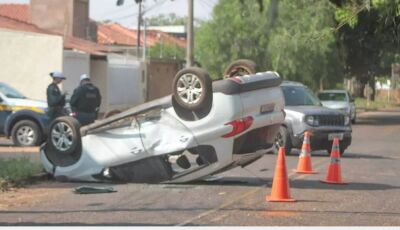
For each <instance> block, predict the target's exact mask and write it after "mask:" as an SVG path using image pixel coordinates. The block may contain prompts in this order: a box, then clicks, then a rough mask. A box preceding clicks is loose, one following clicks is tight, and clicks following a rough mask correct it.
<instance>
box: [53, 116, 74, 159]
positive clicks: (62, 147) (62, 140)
mask: <svg viewBox="0 0 400 230" xmlns="http://www.w3.org/2000/svg"><path fill="white" fill-rule="evenodd" d="M47 144H48V145H49V147H51V149H52V150H53V151H54V152H56V153H60V154H64V155H67V154H72V153H74V152H75V150H76V149H77V148H78V146H80V145H81V135H80V124H79V122H78V120H76V119H75V118H73V117H66V116H65V117H59V118H57V119H55V120H54V121H53V122H52V123H51V124H50V129H49V133H48V140H47Z"/></svg>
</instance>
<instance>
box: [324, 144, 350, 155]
mask: <svg viewBox="0 0 400 230" xmlns="http://www.w3.org/2000/svg"><path fill="white" fill-rule="evenodd" d="M326 151H327V152H328V156H330V155H331V151H332V149H331V148H327V149H326ZM344 151H346V149H345V147H343V146H342V145H340V144H339V154H340V156H343V154H344Z"/></svg>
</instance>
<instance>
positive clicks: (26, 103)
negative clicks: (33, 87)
mask: <svg viewBox="0 0 400 230" xmlns="http://www.w3.org/2000/svg"><path fill="white" fill-rule="evenodd" d="M7 102H8V105H9V106H10V107H11V108H12V110H22V109H27V110H32V111H36V110H40V112H41V111H44V110H45V109H46V108H47V102H45V101H39V100H32V99H15V98H8V99H7Z"/></svg>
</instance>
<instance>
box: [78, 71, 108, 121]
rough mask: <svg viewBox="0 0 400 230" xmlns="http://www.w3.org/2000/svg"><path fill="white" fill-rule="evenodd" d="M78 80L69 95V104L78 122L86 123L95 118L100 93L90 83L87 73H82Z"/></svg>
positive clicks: (99, 101)
mask: <svg viewBox="0 0 400 230" xmlns="http://www.w3.org/2000/svg"><path fill="white" fill-rule="evenodd" d="M80 80H81V82H80V86H79V87H78V88H76V89H75V90H74V93H73V94H72V96H71V100H70V105H71V109H72V112H74V113H76V119H77V120H78V121H79V123H81V125H88V124H90V123H93V122H94V121H95V120H96V118H97V115H98V111H99V108H100V104H101V95H100V91H99V89H98V88H97V87H96V86H94V85H93V84H92V83H91V81H90V77H89V75H87V74H83V75H82V76H81V79H80Z"/></svg>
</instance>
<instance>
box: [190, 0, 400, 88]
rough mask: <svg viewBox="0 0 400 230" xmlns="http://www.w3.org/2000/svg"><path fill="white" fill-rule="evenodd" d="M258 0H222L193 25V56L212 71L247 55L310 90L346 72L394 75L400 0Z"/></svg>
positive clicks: (219, 73) (330, 84) (332, 82)
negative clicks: (206, 18) (208, 15)
mask: <svg viewBox="0 0 400 230" xmlns="http://www.w3.org/2000/svg"><path fill="white" fill-rule="evenodd" d="M261 3H262V4H261V5H260V1H259V0H248V1H242V0H239V1H230V0H220V1H219V3H218V4H217V5H216V6H215V8H214V11H213V17H212V20H210V21H207V22H204V23H203V24H202V25H201V26H200V27H199V28H198V29H197V30H196V36H195V38H196V42H195V44H196V46H195V48H196V58H197V60H199V61H200V62H201V64H202V65H203V66H204V67H205V68H206V69H207V70H208V71H209V72H210V73H211V75H212V76H214V78H219V77H221V76H222V72H223V70H224V68H225V67H226V66H227V65H228V64H229V63H230V62H232V61H233V60H235V59H239V58H248V59H252V60H254V61H256V63H257V64H258V66H259V69H260V70H275V71H278V72H279V73H280V74H281V75H282V76H283V77H284V78H285V79H289V80H296V81H301V82H303V83H306V84H307V85H309V86H310V87H312V88H313V89H316V88H318V87H319V86H320V83H323V85H324V87H335V86H336V85H337V84H338V83H341V82H342V81H343V78H344V77H345V76H348V77H351V76H357V77H358V78H359V79H361V78H365V80H364V82H366V81H368V80H369V79H371V78H372V76H374V75H377V74H379V75H382V74H384V73H387V74H390V71H389V68H390V64H391V63H393V62H395V61H398V60H399V58H400V37H399V36H400V27H399V26H400V21H399V15H400V0H330V1H318V0H297V1H290V0H280V1H279V0H263V1H261ZM260 6H262V8H264V10H260Z"/></svg>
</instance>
